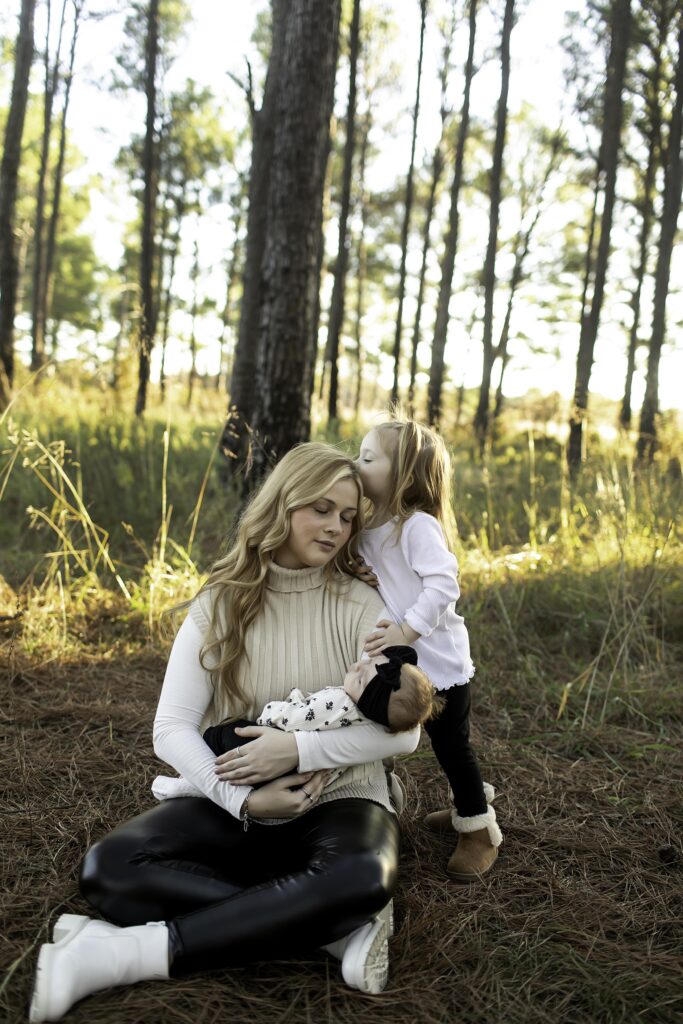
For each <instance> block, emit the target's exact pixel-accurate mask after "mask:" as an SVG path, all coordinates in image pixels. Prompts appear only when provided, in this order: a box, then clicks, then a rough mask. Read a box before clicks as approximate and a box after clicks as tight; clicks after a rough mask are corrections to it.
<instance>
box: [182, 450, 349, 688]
mask: <svg viewBox="0 0 683 1024" xmlns="http://www.w3.org/2000/svg"><path fill="white" fill-rule="evenodd" d="M349 479H350V480H353V482H354V483H355V484H356V486H357V487H358V511H357V513H356V515H355V516H354V517H353V520H352V524H351V534H350V536H349V539H348V540H347V542H346V544H344V546H343V547H342V548H341V549H340V550H339V551H338V552H337V555H336V556H335V557H334V558H333V559H332V560H331V561H330V562H329V563H328V564H327V565H326V567H325V577H326V579H327V580H328V582H329V581H332V580H334V579H335V578H337V579H341V578H342V574H345V575H347V576H352V575H353V572H352V569H351V563H352V560H353V559H354V558H355V557H356V555H357V553H358V548H357V544H358V534H359V533H360V531H361V529H362V527H363V513H362V509H361V505H362V497H363V487H362V484H361V480H360V474H359V472H358V469H357V467H356V466H355V464H354V463H353V462H352V461H351V459H349V458H348V457H347V456H346V455H344V454H342V453H341V452H339V451H337V450H336V449H335V448H333V447H332V446H331V445H327V444H321V443H318V442H309V443H307V444H301V445H298V447H296V448H293V449H292V450H291V451H289V452H287V454H286V455H285V456H283V458H282V459H281V460H280V461H279V462H278V464H277V465H276V466H275V468H274V469H273V471H272V473H271V474H270V476H269V477H268V478H267V479H266V481H265V482H264V483H263V484H262V486H261V487H260V488H259V490H258V491H257V492H256V494H255V495H254V496H253V498H252V499H251V501H250V502H249V504H248V506H247V508H246V509H245V511H244V512H243V514H242V516H241V518H240V521H239V524H238V526H237V532H236V537H235V541H234V543H233V545H232V547H231V548H230V550H229V551H228V553H227V554H226V555H225V556H224V557H223V558H220V559H219V560H218V561H217V562H215V563H214V565H213V566H212V568H211V571H210V573H209V577H208V579H207V581H206V583H204V585H203V586H202V587H201V589H200V590H199V592H198V594H197V595H196V597H195V600H196V599H197V598H198V597H199V595H200V594H202V593H204V592H206V591H210V592H211V604H212V615H211V622H210V626H209V629H208V632H207V634H206V636H205V637H204V642H203V645H202V648H201V650H200V653H199V660H200V663H201V665H202V667H203V668H204V669H206V670H207V671H209V672H211V676H212V679H213V682H214V685H220V687H221V688H222V690H223V697H224V698H227V699H229V700H230V703H231V705H232V706H233V707H234V706H235V704H236V703H238V702H242V703H244V702H246V696H245V694H244V692H243V691H242V690H241V688H240V685H239V681H238V675H237V670H238V666H239V663H240V661H241V659H242V657H243V656H244V653H245V636H246V633H247V630H248V628H249V626H250V625H251V624H252V622H253V621H254V619H256V617H257V616H258V614H259V612H260V610H261V607H262V605H263V601H264V598H265V592H266V577H267V574H268V567H269V564H270V561H271V556H272V554H273V552H274V551H276V550H277V548H279V547H281V545H282V544H284V543H285V541H286V540H287V538H288V537H289V532H290V526H291V515H292V512H294V511H295V510H296V509H298V508H303V507H304V506H306V505H311V504H312V503H313V502H315V501H318V500H319V499H320V498H322V497H323V495H324V494H326V493H327V492H328V491H329V490H330V488H331V487H334V485H335V484H337V483H339V481H340V480H349ZM221 622H222V623H223V625H221ZM209 659H211V662H212V664H211V667H209V665H208V663H207V662H208V661H209Z"/></svg>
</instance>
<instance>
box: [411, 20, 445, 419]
mask: <svg viewBox="0 0 683 1024" xmlns="http://www.w3.org/2000/svg"><path fill="white" fill-rule="evenodd" d="M454 31H455V10H454V11H453V15H452V18H451V25H450V33H449V35H448V37H447V38H446V42H445V45H444V49H443V63H442V65H441V74H440V76H439V77H440V81H441V106H440V114H441V132H440V133H439V141H438V142H437V144H436V146H435V148H434V155H433V157H432V177H431V181H430V184H429V196H428V198H427V207H426V209H425V223H424V230H423V235H422V264H421V266H420V279H419V282H418V286H417V300H416V306H415V322H414V324H413V340H412V345H411V351H410V382H409V384H408V415H409V416H411V417H412V416H414V415H415V377H416V376H417V350H418V348H419V345H420V323H421V320H422V306H423V303H424V290H425V280H426V277H427V259H428V257H429V250H430V247H431V229H432V218H433V216H434V205H435V203H436V191H437V189H438V187H439V183H440V181H441V175H442V174H443V167H444V159H443V139H444V133H445V131H446V121H447V119H448V116H449V114H450V110H449V109H448V106H447V102H446V91H447V88H448V70H449V65H450V59H451V48H452V45H453V33H454Z"/></svg>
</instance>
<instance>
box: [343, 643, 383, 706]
mask: <svg viewBox="0 0 683 1024" xmlns="http://www.w3.org/2000/svg"><path fill="white" fill-rule="evenodd" d="M385 661H387V659H386V658H385V657H384V655H383V654H379V655H378V656H377V657H376V658H363V660H362V661H357V662H355V664H353V665H352V666H351V667H350V669H349V670H348V672H347V673H346V675H345V676H344V691H345V693H347V694H348V695H349V697H350V698H351V700H352V701H353V703H354V704H357V703H358V701H359V700H360V697H361V694H362V693H363V690H364V689H365V687H366V686H367V685H368V683H369V682H370V680H371V679H374V678H375V676H376V675H377V666H378V665H382V664H384V662H385Z"/></svg>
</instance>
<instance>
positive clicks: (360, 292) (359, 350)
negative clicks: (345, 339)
mask: <svg viewBox="0 0 683 1024" xmlns="http://www.w3.org/2000/svg"><path fill="white" fill-rule="evenodd" d="M371 120H372V114H371V107H370V98H369V97H368V109H367V112H366V115H365V118H364V124H363V130H362V136H361V144H360V159H359V167H358V207H359V211H360V230H359V232H358V244H357V246H356V315H355V327H354V340H355V342H356V393H355V396H354V400H353V414H354V418H355V419H358V416H359V413H360V402H361V394H362V390H363V303H364V291H365V277H366V274H367V254H366V251H365V232H366V229H367V222H368V204H367V197H366V194H365V170H366V165H367V158H368V145H369V141H370V126H371Z"/></svg>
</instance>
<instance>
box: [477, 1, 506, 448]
mask: <svg viewBox="0 0 683 1024" xmlns="http://www.w3.org/2000/svg"><path fill="white" fill-rule="evenodd" d="M514 6H515V0H506V2H505V15H504V17H503V34H502V39H501V47H500V64H501V83H500V98H499V100H498V114H497V118H496V139H495V142H494V146H493V165H492V167H491V179H490V182H491V184H490V192H491V212H490V217H489V238H488V244H487V246H486V257H485V259H484V274H483V279H484V330H483V335H482V346H483V349H484V353H483V362H482V373H481V385H480V388H479V402H478V404H477V410H476V412H475V414H474V429H475V433H476V434H477V436H478V438H479V443H480V446H483V445H484V443H485V441H486V437H487V435H488V429H489V400H490V399H489V396H490V391H491V371H492V369H493V298H494V293H495V290H496V251H497V249H498V220H499V216H500V198H501V191H502V181H503V152H504V149H505V133H506V130H507V113H508V90H509V86H510V36H511V34H512V24H513V14H514Z"/></svg>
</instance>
